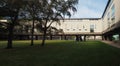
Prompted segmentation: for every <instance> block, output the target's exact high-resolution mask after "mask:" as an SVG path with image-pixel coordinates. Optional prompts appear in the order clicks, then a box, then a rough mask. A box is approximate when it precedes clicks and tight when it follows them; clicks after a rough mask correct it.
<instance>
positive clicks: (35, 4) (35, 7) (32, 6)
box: [25, 0, 42, 46]
mask: <svg viewBox="0 0 120 66" xmlns="http://www.w3.org/2000/svg"><path fill="white" fill-rule="evenodd" d="M41 1H42V0H31V1H27V4H26V7H25V10H26V12H27V15H29V16H27V18H28V19H32V29H31V46H33V43H34V42H33V40H34V38H33V36H34V27H35V21H36V18H37V17H38V16H39V13H40V9H41Z"/></svg>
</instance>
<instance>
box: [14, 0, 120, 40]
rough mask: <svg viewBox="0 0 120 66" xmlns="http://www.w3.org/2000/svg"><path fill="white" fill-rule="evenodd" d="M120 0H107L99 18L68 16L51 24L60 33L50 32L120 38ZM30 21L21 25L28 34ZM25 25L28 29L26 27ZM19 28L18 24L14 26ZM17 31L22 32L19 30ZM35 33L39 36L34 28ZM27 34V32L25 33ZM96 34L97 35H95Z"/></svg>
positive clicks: (112, 38)
mask: <svg viewBox="0 0 120 66" xmlns="http://www.w3.org/2000/svg"><path fill="white" fill-rule="evenodd" d="M119 3H120V0H108V3H107V6H106V8H105V11H104V13H103V15H102V17H101V18H70V19H67V18H66V19H64V20H60V25H58V24H56V23H53V24H52V26H53V27H56V28H57V29H59V30H62V31H63V33H62V34H52V35H53V36H60V38H61V37H62V36H65V38H66V36H69V38H70V37H73V36H75V37H76V36H82V37H84V38H86V37H88V38H93V39H95V38H97V39H104V40H119V39H120V14H119V12H120V4H119ZM31 25H32V23H31V22H25V24H24V25H23V26H22V30H23V32H28V33H29V35H30V31H31V27H30V26H31ZM26 27H27V28H28V29H26ZM16 28H19V26H16ZM17 30H18V29H17ZM17 32H18V33H20V32H22V31H20V32H19V30H18V31H17ZM34 32H35V35H36V36H40V34H39V31H38V30H37V29H36V28H35V29H34ZM26 35H27V34H26ZM96 36H97V37H96Z"/></svg>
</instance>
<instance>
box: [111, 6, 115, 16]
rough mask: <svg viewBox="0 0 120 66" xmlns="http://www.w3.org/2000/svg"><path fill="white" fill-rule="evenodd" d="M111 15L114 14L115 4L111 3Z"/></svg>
mask: <svg viewBox="0 0 120 66" xmlns="http://www.w3.org/2000/svg"><path fill="white" fill-rule="evenodd" d="M111 11H112V12H111V17H113V16H115V6H114V5H113V6H112V8H111Z"/></svg>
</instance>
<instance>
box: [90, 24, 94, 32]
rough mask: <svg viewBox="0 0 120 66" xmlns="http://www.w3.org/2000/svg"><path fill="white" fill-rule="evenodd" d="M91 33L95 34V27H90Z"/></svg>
mask: <svg viewBox="0 0 120 66" xmlns="http://www.w3.org/2000/svg"><path fill="white" fill-rule="evenodd" d="M90 32H91V33H93V32H94V25H90Z"/></svg>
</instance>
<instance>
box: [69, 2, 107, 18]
mask: <svg viewBox="0 0 120 66" xmlns="http://www.w3.org/2000/svg"><path fill="white" fill-rule="evenodd" d="M107 2H108V0H79V4H78V5H77V7H76V8H77V12H76V13H75V14H74V15H72V16H71V18H101V16H102V14H103V12H104V10H105V7H106V5H107Z"/></svg>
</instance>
